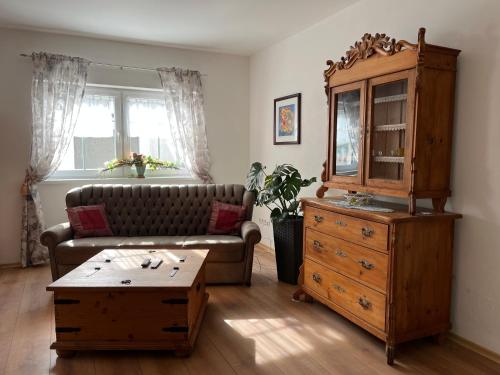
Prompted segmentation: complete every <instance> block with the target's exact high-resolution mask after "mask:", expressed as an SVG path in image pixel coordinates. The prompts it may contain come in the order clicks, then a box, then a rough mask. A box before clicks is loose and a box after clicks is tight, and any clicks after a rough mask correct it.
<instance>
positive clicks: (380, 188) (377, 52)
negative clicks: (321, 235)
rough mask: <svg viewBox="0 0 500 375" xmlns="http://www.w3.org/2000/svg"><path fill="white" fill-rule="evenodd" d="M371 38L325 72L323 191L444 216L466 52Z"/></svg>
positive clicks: (421, 35) (421, 37)
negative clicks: (460, 62) (390, 200)
mask: <svg viewBox="0 0 500 375" xmlns="http://www.w3.org/2000/svg"><path fill="white" fill-rule="evenodd" d="M424 35H425V29H424V28H421V29H420V30H419V32H418V42H417V44H411V43H408V42H407V41H405V40H400V41H398V42H396V40H395V39H389V37H388V36H386V35H385V34H375V35H374V36H373V35H371V34H365V35H364V36H363V37H362V39H361V41H359V42H356V43H355V44H354V46H353V47H351V48H350V50H349V51H347V52H346V56H345V57H342V58H341V60H340V61H339V62H336V63H333V62H332V61H330V60H329V61H328V62H327V64H328V65H329V68H328V69H327V70H326V71H325V72H324V76H325V82H326V86H325V89H326V94H327V96H328V105H329V110H330V111H329V112H330V115H329V127H328V131H329V133H328V135H329V137H328V157H327V160H326V163H325V165H324V167H325V169H324V171H323V175H322V180H323V186H322V187H321V188H320V189H319V190H318V192H317V196H318V197H322V196H323V195H324V193H325V191H326V190H327V189H329V188H335V189H346V190H350V191H363V192H368V193H373V194H379V195H388V196H394V197H400V198H408V199H409V212H410V213H414V212H415V210H416V199H418V198H432V202H433V206H434V209H435V210H436V211H438V212H443V210H444V205H445V203H446V199H447V197H448V196H450V195H451V192H450V186H449V184H450V164H451V143H452V128H453V107H454V96H455V75H456V66H457V56H458V54H459V53H460V51H459V50H456V49H451V48H446V47H439V46H434V45H431V44H427V43H426V42H425V40H424Z"/></svg>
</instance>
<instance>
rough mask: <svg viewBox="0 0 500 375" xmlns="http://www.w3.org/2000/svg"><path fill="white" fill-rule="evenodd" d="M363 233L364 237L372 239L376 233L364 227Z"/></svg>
mask: <svg viewBox="0 0 500 375" xmlns="http://www.w3.org/2000/svg"><path fill="white" fill-rule="evenodd" d="M361 233H362V234H363V236H364V237H371V236H372V235H373V233H375V231H374V230H373V229H371V228H367V227H363V228H361Z"/></svg>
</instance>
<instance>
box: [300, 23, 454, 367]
mask: <svg viewBox="0 0 500 375" xmlns="http://www.w3.org/2000/svg"><path fill="white" fill-rule="evenodd" d="M424 33H425V29H420V30H419V34H418V43H417V44H411V43H408V42H406V41H403V40H402V41H399V42H396V41H395V40H394V39H392V40H390V39H389V38H388V37H386V36H385V35H384V34H382V35H380V34H376V35H375V36H372V35H370V34H365V35H364V36H363V38H362V40H361V41H360V42H357V43H356V44H355V45H354V46H353V47H351V49H350V50H349V51H347V57H343V58H342V59H341V61H340V62H337V63H332V62H331V61H328V65H329V69H328V70H326V71H325V80H326V92H327V95H328V104H329V128H328V129H329V142H328V158H327V161H326V163H325V164H324V167H325V169H324V171H323V175H322V181H323V184H322V186H321V188H320V189H319V190H318V192H317V196H318V198H308V199H303V200H302V208H303V210H304V236H303V238H304V243H303V247H304V263H303V265H302V267H301V273H300V276H299V284H300V287H301V288H300V289H299V290H298V291H297V292H296V293H295V295H294V298H295V299H298V297H299V295H300V294H302V293H304V294H305V295H306V300H311V298H314V299H315V300H317V301H319V302H321V303H323V304H325V305H327V306H328V307H330V308H331V309H333V310H334V311H336V312H338V313H339V314H341V315H343V316H345V317H346V318H348V319H349V320H351V321H352V322H353V323H355V324H357V325H359V326H360V327H362V328H364V329H365V330H367V331H368V332H370V333H372V334H373V335H375V336H377V337H378V338H380V339H382V340H383V341H384V342H385V343H386V355H387V362H388V363H389V364H392V363H393V361H394V355H395V348H396V345H397V344H399V343H402V342H405V341H409V340H413V339H417V338H421V337H426V336H434V337H435V338H437V339H441V338H442V337H443V335H445V334H446V332H447V331H448V330H449V328H450V301H451V280H452V258H453V230H454V222H455V220H456V219H458V218H460V217H461V215H459V214H454V213H445V212H444V204H445V202H446V198H447V197H448V196H449V195H450V189H449V180H450V156H451V138H452V125H453V99H454V88H455V69H456V60H457V56H458V53H459V51H458V50H454V49H450V48H445V47H438V46H433V45H429V44H426V43H425V41H424ZM328 188H336V189H345V190H348V191H351V192H352V191H356V192H358V191H359V192H369V193H373V194H377V195H386V196H394V197H400V198H408V199H409V204H408V206H406V205H396V204H389V203H382V202H376V203H375V206H376V207H375V208H377V209H378V210H372V211H369V210H360V209H356V208H350V207H345V206H343V205H341V204H339V202H338V201H341V200H342V198H329V197H324V193H325V191H326V190H327V189H328ZM417 198H432V201H433V206H434V210H431V209H429V210H422V209H417V207H416V204H415V200H416V199H417ZM340 203H342V202H340ZM384 209H385V211H384Z"/></svg>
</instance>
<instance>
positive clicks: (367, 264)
mask: <svg viewBox="0 0 500 375" xmlns="http://www.w3.org/2000/svg"><path fill="white" fill-rule="evenodd" d="M358 263H359V264H361V267H363V268H366V269H367V270H372V269H374V268H375V265H374V264H373V263H370V262H368V261H367V260H366V259H361V260H358Z"/></svg>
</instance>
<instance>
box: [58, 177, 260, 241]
mask: <svg viewBox="0 0 500 375" xmlns="http://www.w3.org/2000/svg"><path fill="white" fill-rule="evenodd" d="M214 200H217V201H220V202H224V203H230V204H237V205H242V206H243V205H244V206H246V207H247V220H251V218H252V211H253V204H254V202H255V195H254V194H253V193H251V192H249V191H246V190H245V187H244V186H243V185H85V186H83V187H78V188H74V189H72V190H70V191H69V192H68V193H67V194H66V206H67V207H75V206H88V205H93V204H100V203H104V204H105V205H106V213H107V216H108V220H109V223H110V225H111V229H112V231H113V233H114V234H115V235H116V236H192V235H203V234H206V232H207V227H208V221H209V219H210V213H211V208H212V202H213V201H214Z"/></svg>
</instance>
